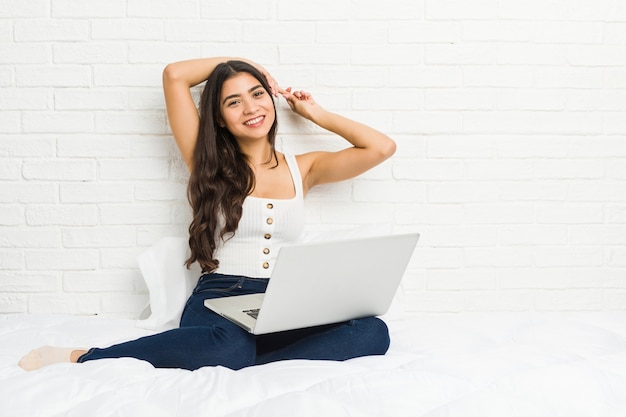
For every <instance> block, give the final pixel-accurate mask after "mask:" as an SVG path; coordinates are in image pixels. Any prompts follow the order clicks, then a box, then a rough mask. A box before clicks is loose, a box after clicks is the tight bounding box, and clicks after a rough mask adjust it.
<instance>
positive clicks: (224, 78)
mask: <svg viewBox="0 0 626 417" xmlns="http://www.w3.org/2000/svg"><path fill="white" fill-rule="evenodd" d="M204 81H206V85H205V87H204V90H203V93H202V97H201V102H200V111H199V112H198V109H196V106H195V104H194V101H193V99H192V95H191V92H190V88H191V87H193V86H196V85H198V84H200V83H202V82H204ZM163 90H164V93H165V102H166V105H167V114H168V118H169V122H170V126H171V129H172V132H173V135H174V139H175V140H176V144H177V145H178V148H179V150H180V153H181V155H182V158H183V160H184V161H185V163H186V165H187V167H188V168H189V171H190V173H191V175H190V179H189V186H188V198H189V202H190V203H191V206H192V209H193V219H192V222H191V225H190V227H189V246H190V249H191V256H190V257H189V259H188V260H187V266H189V265H191V264H192V263H194V262H198V264H199V265H200V266H201V267H202V271H203V275H202V276H201V277H200V279H199V281H198V284H197V286H196V288H195V289H194V291H193V294H192V295H191V297H190V298H189V300H188V301H187V304H186V306H185V310H184V312H183V315H182V318H181V321H180V327H179V328H177V329H173V330H169V331H166V332H163V333H159V334H156V335H153V336H148V337H143V338H140V339H137V340H133V341H129V342H125V343H121V344H118V345H114V346H111V347H108V348H104V349H100V348H91V349H89V350H82V349H74V348H56V347H42V348H39V349H37V350H34V351H32V352H30V353H29V354H28V355H26V356H25V357H24V358H23V359H22V360H21V361H20V366H21V367H22V368H24V369H27V370H33V369H38V368H40V367H42V366H46V365H50V364H53V363H58V362H78V363H82V362H86V361H90V360H96V359H101V358H120V357H133V358H137V359H141V360H145V361H148V362H150V363H151V364H152V365H154V366H155V367H162V368H183V369H190V370H193V369H198V368H200V367H203V366H217V365H221V366H226V367H229V368H231V369H241V368H243V367H246V366H251V365H255V364H263V363H268V362H273V361H278V360H285V359H325V360H346V359H350V358H354V357H359V356H365V355H383V354H385V352H386V351H387V349H388V347H389V334H388V330H387V327H386V325H385V323H384V322H383V321H381V320H380V319H378V318H375V317H370V318H364V319H358V320H351V321H348V322H344V323H337V324H332V325H326V326H318V327H312V328H306V329H299V330H292V331H286V332H280V333H273V334H269V335H263V336H254V335H251V334H249V333H247V332H246V331H244V330H242V329H241V328H239V327H238V326H237V325H235V324H232V323H231V322H229V321H228V320H226V319H224V318H222V317H220V316H219V315H217V314H215V313H213V312H212V311H211V310H209V309H207V308H206V307H205V306H204V300H205V299H207V298H213V297H224V296H231V295H241V294H251V293H259V292H264V291H265V289H266V287H267V284H268V278H269V276H270V272H271V270H272V267H273V262H274V259H275V258H276V254H277V253H278V251H279V250H280V247H281V245H282V244H283V243H285V242H290V241H294V240H296V239H297V238H298V236H299V235H300V233H301V231H302V229H303V225H304V220H303V198H304V196H305V195H306V193H307V192H308V191H309V190H310V189H311V188H313V187H315V186H316V185H318V184H324V183H329V182H334V181H342V180H346V179H349V178H352V177H354V176H356V175H359V174H361V173H363V172H365V171H367V170H368V169H370V168H372V167H374V166H375V165H377V164H379V163H381V162H382V161H384V160H385V159H387V158H389V157H390V156H391V155H392V154H393V153H394V152H395V143H394V142H393V141H392V140H391V139H390V138H389V137H387V136H386V135H384V134H382V133H380V132H378V131H376V130H374V129H372V128H370V127H368V126H365V125H363V124H361V123H358V122H355V121H353V120H349V119H347V118H345V117H342V116H339V115H337V114H334V113H331V112H329V111H326V110H325V109H323V108H322V107H321V106H320V105H319V104H317V103H316V102H315V100H313V98H312V97H311V95H310V94H309V93H306V92H303V91H292V90H291V88H286V89H282V88H280V87H279V86H278V84H277V83H276V81H275V80H274V79H273V78H272V77H271V76H270V75H269V73H268V72H267V71H266V70H265V69H264V68H263V67H262V66H260V65H257V64H255V63H252V62H250V61H246V60H233V59H228V58H219V57H218V58H207V59H197V60H190V61H183V62H177V63H173V64H169V65H168V66H167V67H166V68H165V71H164V72H163ZM273 96H276V97H279V96H280V97H283V98H284V99H285V100H286V101H287V103H288V104H289V106H290V108H291V109H292V110H293V111H294V112H295V113H296V114H298V115H300V116H302V117H304V118H306V119H308V120H310V121H312V122H313V123H315V124H317V125H318V126H320V127H322V128H324V129H326V130H329V131H331V132H334V133H336V134H337V135H339V136H341V137H343V138H344V139H346V140H347V141H348V142H349V143H350V145H351V146H349V147H347V148H346V149H344V150H341V151H338V152H310V153H305V154H302V155H297V156H294V155H285V154H282V153H280V152H278V151H277V150H276V148H275V146H274V143H275V137H276V129H277V120H276V108H275V104H274V98H273ZM294 279H297V277H294Z"/></svg>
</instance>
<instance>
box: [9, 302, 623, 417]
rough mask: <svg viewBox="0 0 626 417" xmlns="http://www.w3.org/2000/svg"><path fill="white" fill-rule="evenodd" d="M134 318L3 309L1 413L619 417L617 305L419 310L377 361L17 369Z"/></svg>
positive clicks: (98, 338) (130, 333)
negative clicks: (590, 309) (43, 350)
mask: <svg viewBox="0 0 626 417" xmlns="http://www.w3.org/2000/svg"><path fill="white" fill-rule="evenodd" d="M135 324H136V323H135V322H134V321H132V320H120V319H105V318H98V317H71V316H10V317H2V318H1V319H0V392H1V393H2V401H0V416H13V417H15V416H39V417H46V416H55V417H57V416H77V417H78V416H80V417H84V416H151V417H161V416H168V417H172V416H202V415H207V416H228V417H253V416H254V417H266V416H267V417H270V416H271V417H275V416H351V417H365V416H372V417H373V416H376V417H381V416H390V417H403V416H411V417H472V416H476V417H490V416H494V417H495V416H497V417H508V416H519V417H548V416H550V417H556V416H559V417H577V416H585V417H589V416H595V417H598V416H611V417H617V416H626V395H625V393H626V312H615V313H558V314H557V313H554V314H541V315H539V314H531V313H520V314H517V313H515V314H513V313H492V314H461V315H455V316H446V317H441V316H439V317H418V318H413V319H411V320H408V319H405V320H399V321H392V322H390V323H389V325H390V329H391V334H392V347H391V350H390V352H389V353H388V354H387V355H386V356H384V357H367V358H359V359H354V360H350V361H347V362H325V361H301V360H300V361H285V362H278V363H272V364H268V365H263V366H257V367H250V368H246V369H243V370H241V371H236V372H235V371H231V370H229V369H225V368H221V367H217V368H210V367H207V368H203V369H200V370H197V371H195V372H189V371H184V370H175V369H155V368H153V367H152V366H151V365H149V364H147V363H145V362H141V361H138V360H135V359H112V360H101V361H92V362H88V363H85V364H80V365H77V364H62V365H55V366H50V367H47V368H44V369H41V370H39V371H35V372H30V373H27V372H24V371H22V370H21V369H20V368H19V367H18V366H17V361H18V360H19V358H20V357H21V356H22V355H23V354H24V353H25V352H27V351H29V350H30V349H31V348H34V347H37V346H39V345H43V344H52V345H61V346H92V345H99V346H105V345H108V344H111V343H114V342H117V341H123V340H127V339H129V338H134V337H138V336H142V335H146V334H150V333H151V331H149V330H145V329H140V328H137V327H136V325H135Z"/></svg>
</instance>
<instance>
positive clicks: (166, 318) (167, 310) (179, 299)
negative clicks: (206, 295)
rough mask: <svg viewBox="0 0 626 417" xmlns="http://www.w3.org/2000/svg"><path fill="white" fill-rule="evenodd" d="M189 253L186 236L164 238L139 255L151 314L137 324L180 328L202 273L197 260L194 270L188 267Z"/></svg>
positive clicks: (150, 327)
mask: <svg viewBox="0 0 626 417" xmlns="http://www.w3.org/2000/svg"><path fill="white" fill-rule="evenodd" d="M189 253H190V252H189V244H188V241H187V239H186V238H179V237H164V238H161V239H160V240H159V241H157V242H156V243H155V244H153V245H152V246H151V247H150V248H148V249H146V250H145V251H143V252H142V253H141V254H139V256H138V257H137V261H138V263H139V269H140V270H141V273H142V275H143V279H144V281H145V282H146V286H147V287H148V292H149V293H150V303H149V307H150V316H149V317H148V318H146V319H143V320H138V321H137V326H138V327H142V328H145V329H151V330H164V329H172V328H175V327H178V325H179V323H180V317H181V316H182V314H183V309H184V308H185V303H186V302H187V299H188V298H189V296H190V295H191V292H192V291H193V289H194V287H195V286H196V283H197V282H198V278H199V277H200V275H202V270H201V268H200V266H199V265H198V264H197V263H194V264H193V265H192V267H191V269H187V267H185V261H186V260H187V258H189Z"/></svg>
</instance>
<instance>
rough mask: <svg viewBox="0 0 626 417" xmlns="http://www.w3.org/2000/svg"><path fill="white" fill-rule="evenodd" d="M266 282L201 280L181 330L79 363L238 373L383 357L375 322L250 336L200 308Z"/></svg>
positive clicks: (381, 333)
mask: <svg viewBox="0 0 626 417" xmlns="http://www.w3.org/2000/svg"><path fill="white" fill-rule="evenodd" d="M267 284H268V280H267V279H262V278H247V277H238V276H232V275H221V274H206V275H203V276H201V277H200V279H199V280H198V284H197V285H196V288H195V289H194V290H193V293H192V295H191V296H190V297H189V299H188V300H187V304H186V306H185V309H184V311H183V315H182V317H181V320H180V327H179V328H177V329H172V330H168V331H165V332H163V333H158V334H155V335H152V336H146V337H142V338H139V339H137V340H133V341H130V342H125V343H121V344H118V345H114V346H111V347H108V348H104V349H99V348H92V349H90V350H89V351H88V352H87V353H86V354H84V355H83V356H81V357H80V358H79V360H78V362H86V361H90V360H95V359H104V358H122V357H132V358H137V359H141V360H145V361H148V362H150V363H151V364H152V365H153V366H155V367H157V368H182V369H189V370H194V369H198V368H201V367H203V366H218V365H221V366H225V367H228V368H231V369H241V368H244V367H246V366H251V365H259V364H264V363H269V362H275V361H280V360H287V359H319V360H336V361H343V360H346V359H351V358H356V357H359V356H368V355H384V354H385V353H386V352H387V349H388V348H389V331H388V329H387V326H386V325H385V323H384V322H383V321H382V320H380V319H378V318H376V317H368V318H363V319H356V320H350V321H347V322H343V323H337V324H330V325H325V326H317V327H310V328H305V329H297V330H290V331H285V332H278V333H271V334H267V335H261V336H254V335H252V334H250V333H248V332H247V331H245V330H243V329H242V328H240V327H239V326H237V325H236V324H233V323H231V322H230V321H228V320H226V319H225V318H223V317H221V316H220V315H218V314H216V313H214V312H212V311H211V310H209V309H208V308H206V307H205V306H204V300H205V299H207V298H217V297H228V296H232V295H243V294H254V293H262V292H265V289H266V288H267Z"/></svg>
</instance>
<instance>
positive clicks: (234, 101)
mask: <svg viewBox="0 0 626 417" xmlns="http://www.w3.org/2000/svg"><path fill="white" fill-rule="evenodd" d="M237 104H239V100H233V101H229V102H228V103H227V104H226V105H227V106H228V107H233V106H236V105H237Z"/></svg>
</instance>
